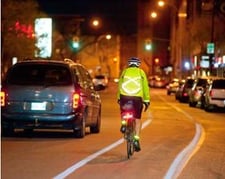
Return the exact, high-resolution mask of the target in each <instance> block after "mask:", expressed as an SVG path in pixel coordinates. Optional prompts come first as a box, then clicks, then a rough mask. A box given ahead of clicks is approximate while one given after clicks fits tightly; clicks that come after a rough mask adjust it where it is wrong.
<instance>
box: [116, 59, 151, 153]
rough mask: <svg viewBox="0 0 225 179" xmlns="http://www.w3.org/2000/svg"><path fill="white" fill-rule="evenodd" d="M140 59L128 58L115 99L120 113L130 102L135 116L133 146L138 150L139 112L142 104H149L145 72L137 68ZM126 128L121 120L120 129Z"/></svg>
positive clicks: (123, 130)
mask: <svg viewBox="0 0 225 179" xmlns="http://www.w3.org/2000/svg"><path fill="white" fill-rule="evenodd" d="M140 64H141V61H140V60H139V59H138V58H136V57H132V58H130V59H128V67H127V68H126V69H124V70H123V72H122V74H121V76H120V78H119V84H118V93H117V100H118V103H119V104H120V111H121V114H122V113H123V111H124V109H123V106H124V105H126V104H127V103H130V102H131V103H132V104H133V107H134V118H135V123H136V126H135V136H134V146H135V151H137V152H138V151H140V150H141V148H140V142H139V139H140V137H139V135H140V130H141V114H142V109H143V104H144V105H145V108H146V109H147V108H148V106H149V105H150V93H149V86H148V80H147V77H146V74H145V72H144V71H143V70H142V69H141V68H139V66H140ZM125 130H126V121H124V120H122V121H121V128H120V131H121V132H122V133H124V132H125Z"/></svg>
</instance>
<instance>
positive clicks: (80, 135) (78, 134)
mask: <svg viewBox="0 0 225 179" xmlns="http://www.w3.org/2000/svg"><path fill="white" fill-rule="evenodd" d="M86 114H87V113H86V112H85V114H84V115H83V116H82V119H81V124H80V127H79V129H78V130H77V129H76V130H75V129H74V133H75V137H77V138H84V136H85V132H86V123H85V120H86Z"/></svg>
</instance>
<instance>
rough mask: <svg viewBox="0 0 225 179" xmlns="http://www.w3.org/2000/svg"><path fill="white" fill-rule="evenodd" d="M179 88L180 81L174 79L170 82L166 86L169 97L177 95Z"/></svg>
mask: <svg viewBox="0 0 225 179" xmlns="http://www.w3.org/2000/svg"><path fill="white" fill-rule="evenodd" d="M179 86H180V81H179V79H177V78H174V79H172V80H171V81H170V82H169V84H168V85H167V86H166V88H167V95H170V94H171V93H173V94H175V93H176V91H177V89H178V87H179Z"/></svg>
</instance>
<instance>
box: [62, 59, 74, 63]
mask: <svg viewBox="0 0 225 179" xmlns="http://www.w3.org/2000/svg"><path fill="white" fill-rule="evenodd" d="M64 62H68V63H74V61H73V60H71V59H69V58H65V59H64Z"/></svg>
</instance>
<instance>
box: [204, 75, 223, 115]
mask: <svg viewBox="0 0 225 179" xmlns="http://www.w3.org/2000/svg"><path fill="white" fill-rule="evenodd" d="M202 108H204V109H205V110H206V111H213V110H214V109H216V108H221V109H223V110H224V111H225V78H215V79H212V80H210V82H209V85H208V86H207V88H206V91H205V94H204V97H203V100H202Z"/></svg>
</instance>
